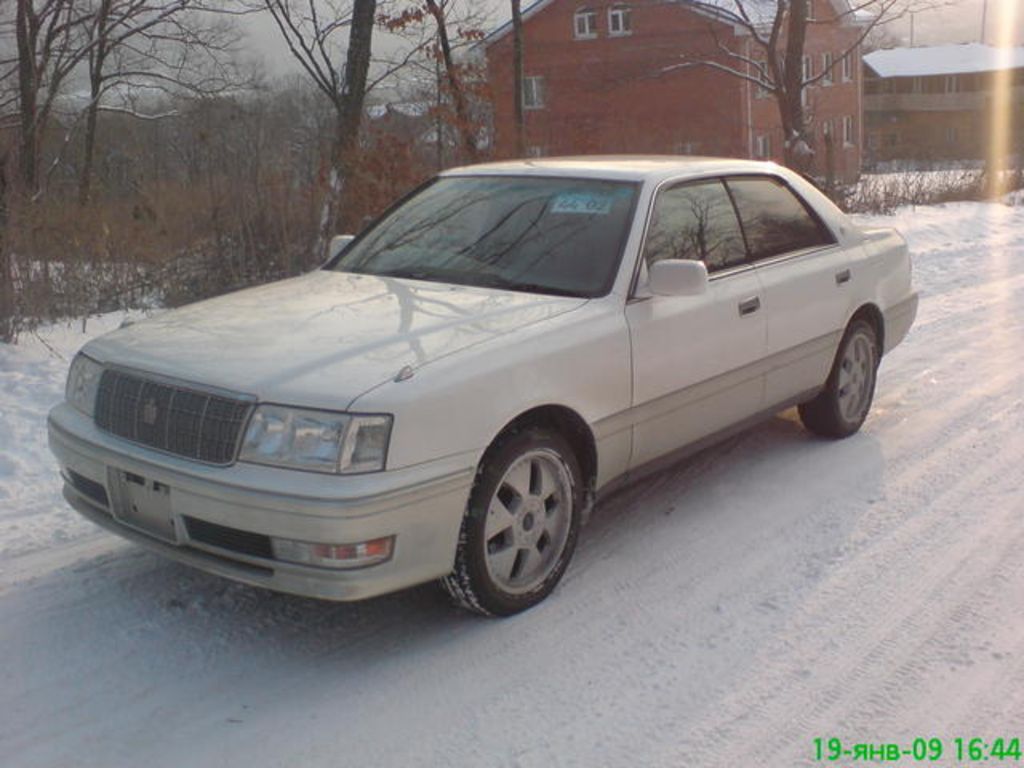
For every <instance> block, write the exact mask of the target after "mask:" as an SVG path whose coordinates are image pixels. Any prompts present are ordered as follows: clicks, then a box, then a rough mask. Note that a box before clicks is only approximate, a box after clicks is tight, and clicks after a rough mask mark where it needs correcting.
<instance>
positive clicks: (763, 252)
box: [726, 177, 835, 261]
mask: <svg viewBox="0 0 1024 768" xmlns="http://www.w3.org/2000/svg"><path fill="white" fill-rule="evenodd" d="M726 183H727V184H728V185H729V191H730V192H731V193H732V196H733V200H735V201H736V209H737V210H738V211H739V215H740V221H742V222H743V232H744V234H746V236H747V245H748V247H749V248H750V257H751V259H753V260H755V261H756V260H757V259H767V258H769V257H771V256H778V255H779V254H783V253H789V252H791V251H798V250H801V249H803V248H813V247H815V246H821V245H831V244H832V243H834V242H835V238H833V237H832V234H831V233H830V232H829V231H828V230H827V229H826V228H825V225H824V224H822V223H821V222H820V221H819V220H818V219H817V217H815V216H814V215H812V214H811V212H810V211H809V210H807V206H805V205H804V203H803V202H801V200H800V199H799V198H798V197H797V196H796V195H795V194H793V192H792V190H790V189H789V187H787V186H786V185H785V184H783V183H782V182H781V181H779V180H778V179H773V178H767V177H765V178H737V179H729V180H728V181H727V182H726Z"/></svg>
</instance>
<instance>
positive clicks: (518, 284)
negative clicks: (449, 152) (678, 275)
mask: <svg viewBox="0 0 1024 768" xmlns="http://www.w3.org/2000/svg"><path fill="white" fill-rule="evenodd" d="M637 187H638V185H636V184H634V183H632V182H616V181H602V180H594V179H565V178H542V177H535V176H521V177H520V176H451V177H445V178H440V179H437V180H436V181H434V182H433V183H431V184H430V185H429V186H427V187H425V188H423V189H422V190H420V191H419V192H418V193H416V194H415V195H414V196H413V197H411V198H409V199H408V200H406V201H405V202H404V203H402V204H401V205H399V206H398V207H397V208H395V209H393V210H392V211H391V212H389V213H388V214H387V215H385V216H384V217H383V218H382V219H380V220H379V221H378V222H377V223H375V224H374V225H373V226H372V227H371V228H370V229H368V230H367V231H366V232H365V233H363V234H362V235H360V237H359V239H357V240H356V241H355V242H353V243H352V245H350V246H349V247H348V248H347V249H345V250H344V251H343V252H342V254H341V255H340V256H339V257H338V259H337V260H336V261H334V262H332V263H331V264H329V265H328V267H327V268H328V269H333V270H336V271H339V272H354V273H357V274H366V275H380V276H384V277H401V278H409V279H413V280H427V281H432V282H442V283H452V284H456V285H470V286H481V287H490V288H503V289H507V290H512V291H527V292H531V293H549V294H555V295H565V296H586V297H593V296H603V295H604V294H606V293H607V292H608V291H609V290H610V289H611V285H612V282H613V281H614V279H615V275H616V273H617V272H618V268H619V262H620V260H621V258H622V249H623V246H624V244H625V238H626V234H627V230H628V227H629V224H630V221H631V219H632V212H633V206H634V202H635V200H636V195H637Z"/></svg>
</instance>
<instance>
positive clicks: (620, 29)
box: [608, 5, 633, 35]
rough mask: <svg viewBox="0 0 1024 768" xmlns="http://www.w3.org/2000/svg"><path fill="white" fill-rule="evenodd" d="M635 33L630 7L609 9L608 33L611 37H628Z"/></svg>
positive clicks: (623, 6) (614, 6)
mask: <svg viewBox="0 0 1024 768" xmlns="http://www.w3.org/2000/svg"><path fill="white" fill-rule="evenodd" d="M632 31H633V20H632V18H631V17H630V11H629V7H628V6H625V5H613V6H612V7H611V8H609V9H608V33H609V34H611V35H628V34H630V33H631V32H632Z"/></svg>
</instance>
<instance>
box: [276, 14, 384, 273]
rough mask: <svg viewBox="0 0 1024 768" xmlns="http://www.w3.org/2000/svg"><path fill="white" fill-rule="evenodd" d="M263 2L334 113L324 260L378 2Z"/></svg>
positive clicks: (322, 234) (319, 247) (321, 240)
mask: <svg viewBox="0 0 1024 768" xmlns="http://www.w3.org/2000/svg"><path fill="white" fill-rule="evenodd" d="M262 1H263V3H264V5H265V7H266V9H267V10H268V11H269V12H270V15H271V16H272V17H273V19H274V22H275V23H276V24H277V28H278V30H279V31H280V32H281V35H282V37H283V38H284V41H285V43H286V44H287V46H288V50H289V51H291V54H292V56H294V57H295V59H296V61H298V63H299V64H300V65H301V66H302V68H303V70H305V72H306V74H307V75H308V76H309V77H310V78H311V79H312V81H313V83H314V84H315V85H316V87H317V89H318V90H319V91H320V92H321V93H322V94H323V95H324V96H325V97H326V98H327V99H328V101H329V102H330V104H331V106H332V108H333V110H334V136H333V138H332V142H331V148H330V150H329V152H330V155H329V158H328V162H327V166H328V173H327V188H326V192H325V195H324V200H323V205H322V208H321V216H320V223H319V227H318V232H317V238H316V242H315V245H314V258H322V257H323V255H324V254H325V253H326V251H327V243H328V240H329V239H330V237H331V236H332V234H333V233H334V229H335V221H336V217H337V209H338V204H339V203H340V201H341V197H342V192H343V191H344V188H345V181H346V176H347V174H346V168H347V163H348V161H349V157H350V155H351V152H352V150H353V148H354V147H355V146H356V143H357V141H358V138H359V128H360V125H361V123H362V118H363V104H364V101H365V99H366V92H367V78H368V73H369V69H370V54H371V47H372V43H373V29H374V25H375V23H376V18H375V14H376V11H377V2H376V0H352V2H351V4H350V5H349V4H347V3H345V4H342V3H340V2H338V1H337V0H262ZM345 29H347V30H348V50H347V52H346V55H345V63H344V65H343V66H339V65H337V64H336V62H335V58H336V57H337V56H338V50H337V43H336V35H337V33H338V32H339V31H341V30H345Z"/></svg>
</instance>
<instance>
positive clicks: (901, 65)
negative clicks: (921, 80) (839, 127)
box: [864, 43, 1024, 77]
mask: <svg viewBox="0 0 1024 768" xmlns="http://www.w3.org/2000/svg"><path fill="white" fill-rule="evenodd" d="M864 63H865V64H867V65H868V66H869V67H871V70H872V71H873V72H874V73H875V74H876V75H878V76H879V77H927V76H928V75H961V74H969V73H972V72H994V71H997V70H1000V69H1017V68H1018V67H1024V46H1018V47H1016V48H995V47H993V46H991V45H982V44H981V43H967V44H965V45H934V46H930V47H927V48H890V49H888V50H883V51H873V52H872V53H869V54H866V55H865V56H864Z"/></svg>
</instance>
